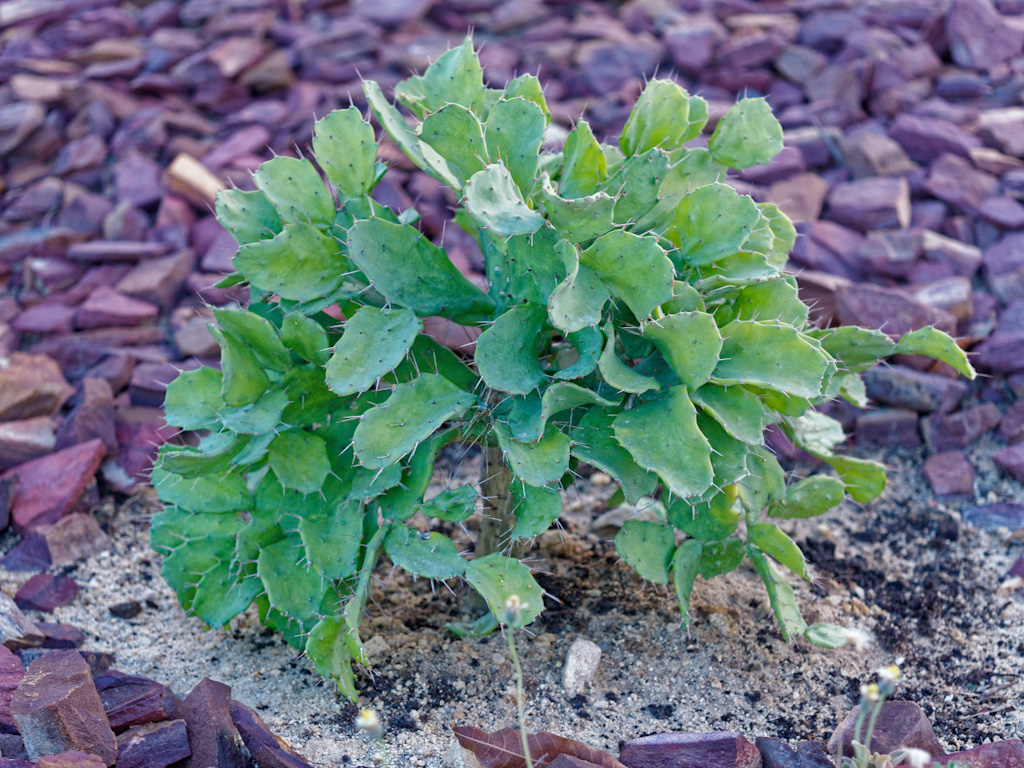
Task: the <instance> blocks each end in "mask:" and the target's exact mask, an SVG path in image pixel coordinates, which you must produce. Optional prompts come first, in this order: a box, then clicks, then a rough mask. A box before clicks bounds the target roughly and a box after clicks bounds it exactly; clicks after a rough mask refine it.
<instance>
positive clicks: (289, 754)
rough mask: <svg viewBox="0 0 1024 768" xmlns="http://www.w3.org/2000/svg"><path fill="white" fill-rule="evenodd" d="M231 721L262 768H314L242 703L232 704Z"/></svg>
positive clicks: (235, 702) (233, 702)
mask: <svg viewBox="0 0 1024 768" xmlns="http://www.w3.org/2000/svg"><path fill="white" fill-rule="evenodd" d="M231 719H232V721H233V722H234V724H235V727H236V728H237V729H238V732H239V733H240V734H241V736H242V741H243V742H245V748H246V749H248V750H249V754H250V755H251V756H252V759H253V760H254V761H255V762H256V764H257V765H258V766H260V768H312V766H310V764H309V763H307V762H306V760H305V759H304V758H303V757H302V755H300V754H299V753H298V752H296V751H295V750H294V749H292V748H291V747H289V746H288V744H287V743H286V742H285V741H284V739H281V738H279V737H278V736H276V735H275V734H274V733H272V732H271V730H270V729H269V728H268V727H267V724H266V723H264V722H263V719H262V718H261V717H260V716H259V715H257V714H256V713H255V712H253V711H252V710H251V709H249V708H248V707H247V706H245V705H244V704H242V703H241V702H239V701H232V702H231Z"/></svg>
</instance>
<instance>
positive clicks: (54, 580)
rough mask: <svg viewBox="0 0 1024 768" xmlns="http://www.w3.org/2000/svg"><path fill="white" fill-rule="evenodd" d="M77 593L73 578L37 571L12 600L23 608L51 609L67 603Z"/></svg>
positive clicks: (76, 585) (34, 609)
mask: <svg viewBox="0 0 1024 768" xmlns="http://www.w3.org/2000/svg"><path fill="white" fill-rule="evenodd" d="M77 595H78V584H77V583H76V582H75V580H74V579H70V578H68V577H67V576H61V575H56V574H52V573H37V574H36V575H35V576H33V577H32V578H31V579H29V580H28V581H26V582H25V583H24V584H23V585H22V587H21V589H19V590H18V592H17V594H15V595H14V602H15V603H17V604H18V607H19V608H21V609H23V610H33V611H52V610H53V609H54V608H56V607H58V606H60V605H67V604H68V603H70V602H71V601H72V600H74V599H75V597H76V596H77Z"/></svg>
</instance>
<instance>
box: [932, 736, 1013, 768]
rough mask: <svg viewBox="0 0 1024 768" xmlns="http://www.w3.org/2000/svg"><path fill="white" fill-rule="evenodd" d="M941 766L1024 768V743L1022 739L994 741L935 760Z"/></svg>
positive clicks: (941, 756) (959, 767)
mask: <svg viewBox="0 0 1024 768" xmlns="http://www.w3.org/2000/svg"><path fill="white" fill-rule="evenodd" d="M935 761H936V762H937V763H938V764H939V765H949V766H952V765H955V766H957V768H1024V742H1022V741H1021V740H1020V739H1007V740H1006V741H993V742H991V743H989V744H982V745H981V746H980V747H974V748H973V749H965V750H964V751H963V752H953V753H952V754H949V755H940V756H938V757H936V758H935Z"/></svg>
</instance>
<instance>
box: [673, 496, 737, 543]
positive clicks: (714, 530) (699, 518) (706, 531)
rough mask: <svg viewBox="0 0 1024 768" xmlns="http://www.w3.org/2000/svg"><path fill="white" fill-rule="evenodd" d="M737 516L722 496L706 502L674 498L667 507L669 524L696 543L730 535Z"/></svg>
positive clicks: (734, 527)
mask: <svg viewBox="0 0 1024 768" xmlns="http://www.w3.org/2000/svg"><path fill="white" fill-rule="evenodd" d="M739 519H740V513H739V511H738V510H737V509H736V508H735V507H734V506H733V504H732V502H731V501H729V498H728V496H727V495H726V494H725V493H716V494H715V495H714V496H712V497H711V498H710V499H708V500H706V501H696V502H694V501H692V500H691V499H676V501H674V502H673V503H672V505H671V506H669V508H668V521H669V523H671V524H672V525H673V526H675V527H676V528H678V529H679V530H681V531H683V532H684V533H685V534H686V535H687V536H691V537H692V538H694V539H697V540H698V541H718V540H720V539H724V538H726V537H727V536H731V535H732V533H733V532H734V531H735V530H736V526H737V524H738V523H739Z"/></svg>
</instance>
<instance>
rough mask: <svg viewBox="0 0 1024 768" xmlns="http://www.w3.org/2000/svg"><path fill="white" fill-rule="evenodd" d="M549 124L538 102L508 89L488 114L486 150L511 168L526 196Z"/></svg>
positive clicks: (509, 170)
mask: <svg viewBox="0 0 1024 768" xmlns="http://www.w3.org/2000/svg"><path fill="white" fill-rule="evenodd" d="M542 98H543V96H542ZM546 125H547V119H546V117H545V116H544V111H543V110H542V109H541V107H540V106H539V105H537V104H535V103H534V102H532V101H528V100H527V99H525V98H509V97H508V94H507V93H506V98H504V99H501V100H499V101H498V102H497V103H496V104H495V105H494V106H493V107H491V111H490V113H489V114H488V115H487V124H486V125H485V126H484V139H485V140H486V142H487V154H488V156H489V157H490V158H491V159H492V160H494V161H495V162H498V161H500V162H502V163H503V164H504V165H505V167H506V168H508V172H509V173H510V174H511V175H512V181H514V182H515V185H516V186H517V187H519V190H520V192H522V194H523V196H524V197H529V195H530V193H531V191H532V190H533V186H534V183H535V181H536V177H537V160H538V157H537V156H538V155H539V154H540V145H541V143H542V142H543V141H544V129H545V127H546Z"/></svg>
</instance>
